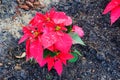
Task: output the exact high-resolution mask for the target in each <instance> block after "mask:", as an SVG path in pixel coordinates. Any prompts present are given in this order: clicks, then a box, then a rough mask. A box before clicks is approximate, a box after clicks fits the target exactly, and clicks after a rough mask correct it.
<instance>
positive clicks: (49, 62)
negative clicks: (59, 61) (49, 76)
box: [48, 57, 54, 71]
mask: <svg viewBox="0 0 120 80" xmlns="http://www.w3.org/2000/svg"><path fill="white" fill-rule="evenodd" d="M53 66H54V58H52V57H49V59H48V70H49V71H50V70H51V69H52V67H53Z"/></svg>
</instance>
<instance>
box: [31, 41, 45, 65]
mask: <svg viewBox="0 0 120 80" xmlns="http://www.w3.org/2000/svg"><path fill="white" fill-rule="evenodd" d="M30 53H31V56H32V57H33V58H34V59H35V60H36V61H37V62H38V63H39V64H40V65H41V64H42V60H43V48H42V45H41V43H40V42H39V40H35V41H33V42H31V44H30Z"/></svg>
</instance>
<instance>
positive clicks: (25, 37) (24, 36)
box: [18, 34, 28, 44]
mask: <svg viewBox="0 0 120 80" xmlns="http://www.w3.org/2000/svg"><path fill="white" fill-rule="evenodd" d="M27 38H28V35H26V34H24V35H23V36H22V37H21V39H20V40H19V42H18V44H20V43H22V42H24V41H25V40H26V39H27Z"/></svg>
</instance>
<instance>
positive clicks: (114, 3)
mask: <svg viewBox="0 0 120 80" xmlns="http://www.w3.org/2000/svg"><path fill="white" fill-rule="evenodd" d="M119 4H120V2H118V1H117V0H112V1H111V2H110V3H108V5H107V6H106V8H105V10H104V11H103V14H106V13H108V12H109V11H111V10H112V9H114V8H115V7H117V6H118V5H119Z"/></svg>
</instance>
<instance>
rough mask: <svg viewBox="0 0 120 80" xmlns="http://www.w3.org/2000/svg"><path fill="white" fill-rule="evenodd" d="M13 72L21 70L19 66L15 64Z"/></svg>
mask: <svg viewBox="0 0 120 80" xmlns="http://www.w3.org/2000/svg"><path fill="white" fill-rule="evenodd" d="M14 69H15V70H21V69H22V68H21V66H20V65H19V64H17V65H16V66H15V67H14Z"/></svg>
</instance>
